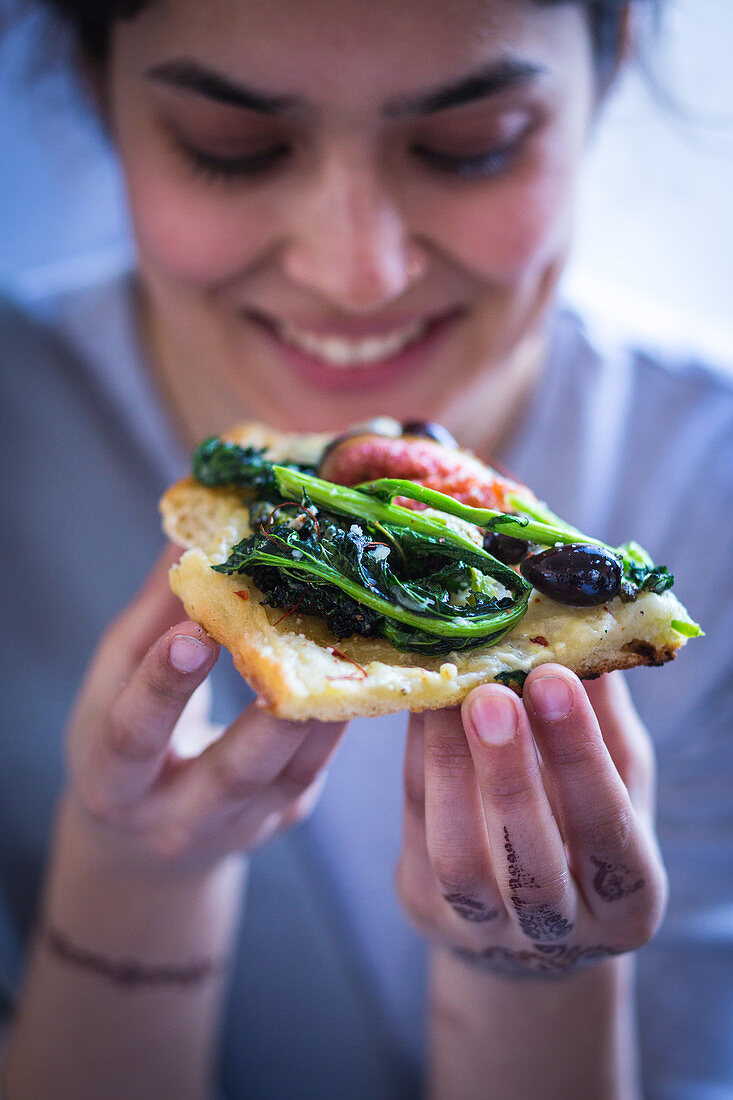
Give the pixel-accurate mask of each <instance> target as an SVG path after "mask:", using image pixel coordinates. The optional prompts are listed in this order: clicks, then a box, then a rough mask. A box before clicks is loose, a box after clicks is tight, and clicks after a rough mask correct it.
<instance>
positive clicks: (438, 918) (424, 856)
mask: <svg viewBox="0 0 733 1100" xmlns="http://www.w3.org/2000/svg"><path fill="white" fill-rule="evenodd" d="M424 727H425V715H424V714H422V713H421V714H410V719H409V723H408V726H407V741H406V744H405V764H404V787H405V799H404V814H403V825H402V829H403V838H402V851H401V853H400V860H399V864H398V866H397V872H396V875H395V879H396V885H397V891H398V893H399V895H400V898H401V900H402V903H403V905H404V907H405V910H406V912H407V914H408V916H409V917H410V920H411V921H412V922H413V924H415V925H416V927H417V928H418V929H419V930H420V931H421V932H423V933H424V934H425V935H427V936H429V937H434V936H435V934H436V932H439V931H440V929H441V922H442V920H443V918H444V915H445V912H446V902H445V901H444V899H443V897H442V895H441V892H440V889H439V888H438V882H437V879H436V877H435V875H434V874H433V869H432V867H431V864H430V857H429V855H428V844H427V839H426V834H425V741H424Z"/></svg>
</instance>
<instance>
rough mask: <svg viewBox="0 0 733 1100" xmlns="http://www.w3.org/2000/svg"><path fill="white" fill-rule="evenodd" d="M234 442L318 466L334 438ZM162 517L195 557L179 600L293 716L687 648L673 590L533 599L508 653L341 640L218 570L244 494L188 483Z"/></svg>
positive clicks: (179, 585) (170, 498)
mask: <svg viewBox="0 0 733 1100" xmlns="http://www.w3.org/2000/svg"><path fill="white" fill-rule="evenodd" d="M253 428H255V429H256V431H253ZM227 438H229V439H233V440H234V441H236V442H239V443H241V444H243V445H244V444H247V443H256V445H259V446H269V447H271V448H272V450H273V451H274V452H275V453H276V454H277V457H278V458H285V457H288V458H290V459H291V460H296V459H298V460H300V461H312V458H311V457H309V456H308V455H307V452H308V450H309V448H310V452H311V454H312V455H314V456H317V454H318V453H320V449H322V448H323V445H324V443H325V441H327V439H328V438H329V437H327V436H292V437H288V436H285V435H283V434H281V433H273V432H270V431H269V430H266V429H263V428H262V427H261V426H260V425H256V426H252V425H243V426H242V427H240V428H239V429H236V430H235V431H234V432H232V433H229V434H228V435H227ZM161 512H162V515H163V525H164V528H165V531H166V533H167V534H168V536H169V537H170V538H171V539H172V541H173V542H175V543H177V544H178V545H179V546H182V547H186V548H188V549H187V552H186V553H185V554H184V555H183V557H182V558H181V560H180V562H179V563H178V564H177V565H175V566H174V567H173V568H172V569H171V573H170V583H171V587H172V589H173V591H174V592H175V593H176V594H177V595H178V596H179V597H180V599H181V600H182V601H183V604H184V606H185V608H186V613H187V614H188V615H189V616H190V617H191V618H192V619H194V620H195V621H196V622H198V623H200V624H201V625H202V626H203V627H204V629H205V630H206V631H207V632H208V633H209V634H210V635H211V636H212V637H213V638H214V639H216V641H218V642H220V643H221V644H222V645H224V646H225V647H226V648H227V649H228V650H229V651H230V652H231V654H232V657H233V659H234V664H235V666H236V668H237V669H238V671H239V672H240V673H241V675H242V676H243V677H244V678H245V679H246V680H247V681H248V682H249V683H250V684H251V685H252V687H254V689H255V690H256V691H257V692H258V694H259V697H260V703H261V705H262V706H265V707H267V708H268V709H269V710H270V711H272V713H274V714H276V715H278V716H279V717H281V718H288V719H294V720H300V721H304V720H307V719H311V718H317V719H321V720H324V721H336V720H342V719H348V718H352V717H355V716H357V715H377V714H389V713H392V712H395V711H400V710H412V711H421V710H430V709H434V708H438V707H449V706H456V705H457V704H459V703H460V702H461V700H462V699H463V698H465V696H466V695H467V694H468V693H469V691H471V689H472V688H474V687H476V686H477V685H479V684H483V683H488V682H490V681H492V680H494V679H495V677H496V676H497V675H498V674H499V673H502V672H512V671H521V672H529V671H531V669H533V668H536V667H537V666H538V665H540V664H544V663H547V662H549V661H553V662H558V663H559V664H562V665H565V666H566V667H567V668H570V669H572V670H573V671H574V672H576V673H577V674H578V675H579V676H580V677H582V678H586V679H588V678H592V677H595V676H599V675H601V673H604V672H609V671H611V670H612V669H619V668H631V667H633V666H634V665H640V664H651V665H657V664H663V663H664V662H665V661H669V660H671V659H672V658H673V657H674V656H675V655H676V653H677V650H678V649H679V648H680V646H681V645H683V644H684V642H685V640H686V639H685V637H684V636H683V635H681V634H679V633H678V632H677V631H676V630H674V628H673V627H672V626H671V620H672V619H678V620H682V621H687V622H689V621H690V620H689V616H688V615H687V612H686V611H685V609H684V608H683V607H682V605H681V604H680V602H679V601H678V600H677V598H676V597H675V596H674V595H673V593H672V592H665V593H663V594H662V595H660V596H657V595H654V594H652V593H645V594H643V595H641V596H639V598H638V599H637V600H635V601H634V602H633V603H624V602H623V601H622V600H620V599H619V598H616V599H613V600H609V601H608V603H607V604H604V605H602V606H599V607H590V608H577V607H569V606H567V605H564V604H559V603H556V602H555V601H554V600H551V599H549V598H548V597H547V596H544V595H541V594H540V593H539V592H536V591H533V592H532V594H531V595H530V600H529V605H528V609H527V612H526V614H525V615H524V617H523V618H522V619H521V620H520V622H519V623H518V624H517V625H516V626H515V627H514V629H513V630H512V631H511V633H509V634H508V635H507V636H506V637H505V638H504V639H503V640H502V641H501V642H499V643H498V644H497V645H493V646H486V647H480V648H476V649H471V650H467V651H463V652H458V653H451V654H447V655H442V656H439V657H429V656H426V655H423V654H420V653H411V652H401V651H399V650H397V649H395V648H394V647H393V646H392V645H391V644H390V643H389V642H388V641H386V639H383V638H364V637H360V636H353V637H351V638H345V639H342V640H341V641H339V640H337V639H336V638H334V636H333V635H332V634H331V633H330V631H329V630H328V628H327V627H326V625H325V623H324V622H323V620H321V619H319V618H316V617H313V616H308V615H299V614H298V612H297V610H295V611H293V612H290V613H289V612H288V611H287V610H284V609H282V608H270V607H266V606H264V605H263V604H262V603H261V600H262V593H261V592H260V591H259V589H257V588H256V587H255V585H254V584H253V582H252V581H251V580H250V578H249V577H246V576H227V575H225V574H221V573H215V572H214V571H213V569H212V568H211V565H213V564H218V563H220V562H223V561H225V560H226V558H227V557H228V555H229V550H230V549H231V547H232V546H233V545H234V544H235V543H236V542H238V541H240V540H241V539H242V538H244V537H245V535H246V534H248V532H249V525H248V508H247V505H246V504H243V503H242V499H241V494H238V493H236V492H233V491H232V490H230V489H206V488H204V487H203V486H201V485H199V484H198V482H196V481H194V480H193V479H187V480H185V481H182V482H179V483H178V484H177V485H174V486H173V487H172V488H171V489H169V490H168V492H167V493H166V494H165V496H164V497H163V500H162V502H161Z"/></svg>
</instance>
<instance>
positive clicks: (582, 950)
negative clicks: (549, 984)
mask: <svg viewBox="0 0 733 1100" xmlns="http://www.w3.org/2000/svg"><path fill="white" fill-rule="evenodd" d="M453 953H454V954H455V955H457V956H458V958H460V959H463V960H464V961H465V962H467V963H469V964H470V965H472V966H477V967H480V968H481V969H482V970H488V971H490V972H491V973H493V974H499V975H500V976H502V977H506V978H535V977H537V976H542V977H548V978H552V977H559V976H562V975H563V974H567V973H568V972H569V971H571V970H580V969H581V968H582V967H584V966H587V965H589V964H590V963H593V962H597V961H598V960H600V959H608V958H611V957H613V956H615V955H621V954H623V952H622V951H619V950H618V949H617V948H615V947H607V946H604V945H601V944H594V945H592V946H589V947H581V946H579V945H578V946H575V947H567V946H565V945H563V944H537V945H536V946H535V947H532V948H529V949H528V950H526V951H510V950H509V949H508V948H506V947H487V948H486V949H485V950H484V951H469V950H468V949H467V948H464V947H456V948H454V949H453Z"/></svg>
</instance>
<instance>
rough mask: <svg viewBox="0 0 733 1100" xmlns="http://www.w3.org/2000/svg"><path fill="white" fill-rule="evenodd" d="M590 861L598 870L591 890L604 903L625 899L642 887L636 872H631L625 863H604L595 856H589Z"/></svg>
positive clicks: (641, 880) (642, 882)
mask: <svg viewBox="0 0 733 1100" xmlns="http://www.w3.org/2000/svg"><path fill="white" fill-rule="evenodd" d="M590 860H591V863H593V864H594V865H595V866H596V867H597V868H598V870H597V871H596V873H595V875H594V877H593V889H594V890H595V892H596V893H597V894H598V895H599V896H600V897H602V898H603V900H604V901H618V900H619V899H620V898H627V897H628V896H629V894H633V893H635V892H636V891H637V890H640V889H641V888H642V886H643V885H644V879H643V878H641V877H640V876H639V873H638V871H633V870H632V869H631V867H627V866H626V864H625V863H606V861H605V860H602V859H596V857H595V856H591V857H590Z"/></svg>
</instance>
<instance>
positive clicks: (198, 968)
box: [41, 926, 225, 989]
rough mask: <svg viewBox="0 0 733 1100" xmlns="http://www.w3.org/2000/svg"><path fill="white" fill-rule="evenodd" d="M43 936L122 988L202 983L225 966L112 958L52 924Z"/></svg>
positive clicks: (63, 955) (74, 962)
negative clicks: (152, 963) (74, 940)
mask: <svg viewBox="0 0 733 1100" xmlns="http://www.w3.org/2000/svg"><path fill="white" fill-rule="evenodd" d="M41 938H42V940H43V942H44V943H45V944H46V946H47V947H48V949H49V950H50V951H51V954H52V955H54V956H55V957H56V958H57V959H60V960H61V961H62V962H64V963H67V964H68V965H70V966H74V967H77V968H78V969H79V970H88V971H89V972H90V973H92V974H96V975H98V976H99V977H100V978H104V979H105V980H106V981H108V982H111V984H112V985H115V986H118V987H119V988H121V989H141V988H144V987H155V986H171V985H172V986H184V987H185V986H194V985H200V984H201V983H202V982H204V981H206V980H207V979H208V978H210V977H212V976H213V975H215V974H221V973H222V972H223V971H224V969H225V966H224V964H223V963H220V962H216V961H215V960H213V959H199V960H195V961H193V962H189V963H183V964H182V965H179V966H149V965H147V964H145V963H141V962H138V961H137V960H135V959H121V960H116V959H110V958H108V957H107V956H106V955H102V954H99V953H97V952H95V951H87V950H86V949H85V948H82V947H77V946H76V945H75V944H73V943H72V942H71V940H70V939H69V938H68V937H67V936H65V935H64V933H63V932H60V931H59V930H58V929H57V928H53V927H51V926H47V927H46V928H45V929H43V931H42V934H41Z"/></svg>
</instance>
